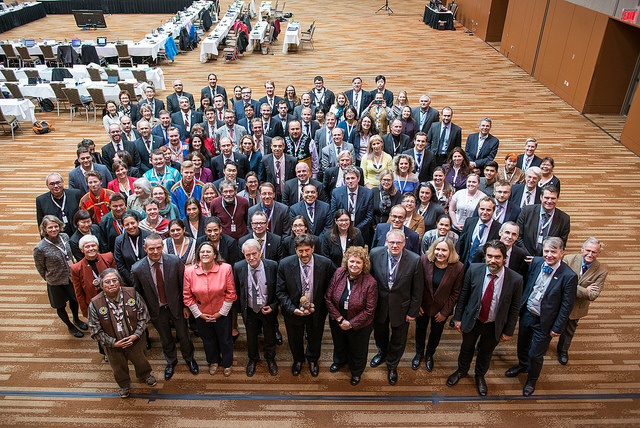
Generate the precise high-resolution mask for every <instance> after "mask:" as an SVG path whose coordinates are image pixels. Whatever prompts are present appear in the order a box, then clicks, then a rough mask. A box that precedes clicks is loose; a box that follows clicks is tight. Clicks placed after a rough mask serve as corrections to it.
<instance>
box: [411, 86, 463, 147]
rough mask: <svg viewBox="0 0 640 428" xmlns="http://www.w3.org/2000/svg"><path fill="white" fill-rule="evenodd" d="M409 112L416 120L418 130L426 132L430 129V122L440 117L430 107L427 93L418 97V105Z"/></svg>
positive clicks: (429, 98) (436, 111)
mask: <svg viewBox="0 0 640 428" xmlns="http://www.w3.org/2000/svg"><path fill="white" fill-rule="evenodd" d="M411 114H412V115H413V120H415V121H416V124H417V128H418V132H424V133H428V132H429V130H430V129H431V124H432V123H434V122H437V121H438V120H439V119H440V113H438V110H436V109H434V108H433V107H431V97H430V96H429V95H423V96H421V97H420V106H419V107H414V108H412V109H411ZM449 141H453V140H449Z"/></svg>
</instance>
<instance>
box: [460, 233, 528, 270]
mask: <svg viewBox="0 0 640 428" xmlns="http://www.w3.org/2000/svg"><path fill="white" fill-rule="evenodd" d="M519 230H520V229H519V228H518V225H517V224H515V223H514V222H512V221H508V222H506V223H503V224H502V226H500V232H499V235H500V242H502V243H503V244H504V245H506V246H507V256H506V257H507V258H506V262H505V266H506V267H508V268H509V269H511V270H512V271H515V272H518V273H519V274H520V275H522V277H523V278H524V279H525V280H526V277H527V271H528V270H529V264H528V263H527V257H528V255H527V252H526V251H525V250H523V249H522V248H520V247H516V246H515V245H513V244H515V243H516V239H518V234H519V233H518V232H519ZM483 262H484V249H482V248H478V249H477V250H476V253H475V254H474V255H473V257H472V258H471V263H483Z"/></svg>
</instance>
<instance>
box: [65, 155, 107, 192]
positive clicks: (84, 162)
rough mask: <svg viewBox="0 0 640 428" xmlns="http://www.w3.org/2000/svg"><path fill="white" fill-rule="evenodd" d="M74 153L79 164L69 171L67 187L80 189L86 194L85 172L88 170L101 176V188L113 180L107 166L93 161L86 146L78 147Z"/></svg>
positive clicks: (87, 188) (104, 187)
mask: <svg viewBox="0 0 640 428" xmlns="http://www.w3.org/2000/svg"><path fill="white" fill-rule="evenodd" d="M76 154H77V156H78V163H79V164H80V165H79V166H78V167H76V168H74V169H72V170H71V172H69V188H70V189H77V190H80V191H81V192H82V194H83V195H85V194H87V193H88V192H89V186H87V180H86V179H85V174H86V173H87V172H89V171H98V172H99V173H100V175H101V176H102V188H103V189H106V188H107V184H108V183H109V182H110V181H111V180H113V177H112V176H111V173H110V172H109V170H108V169H107V167H106V166H104V165H100V164H99V163H95V162H93V157H92V156H91V152H90V151H89V149H88V148H86V147H79V148H78V150H76Z"/></svg>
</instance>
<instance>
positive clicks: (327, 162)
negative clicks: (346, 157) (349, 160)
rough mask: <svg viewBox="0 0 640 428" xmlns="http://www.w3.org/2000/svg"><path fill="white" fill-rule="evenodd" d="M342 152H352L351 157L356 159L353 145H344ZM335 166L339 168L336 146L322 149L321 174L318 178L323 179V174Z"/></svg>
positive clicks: (345, 143)
mask: <svg viewBox="0 0 640 428" xmlns="http://www.w3.org/2000/svg"><path fill="white" fill-rule="evenodd" d="M341 151H349V152H351V156H353V158H354V159H355V158H356V154H355V152H354V151H353V145H351V144H349V143H347V142H343V143H342V150H341ZM334 166H338V155H337V154H336V146H335V144H334V143H331V144H329V145H327V146H325V147H324V148H323V149H322V155H321V159H320V173H319V174H318V178H322V174H323V172H324V171H325V170H327V169H329V168H332V167H334Z"/></svg>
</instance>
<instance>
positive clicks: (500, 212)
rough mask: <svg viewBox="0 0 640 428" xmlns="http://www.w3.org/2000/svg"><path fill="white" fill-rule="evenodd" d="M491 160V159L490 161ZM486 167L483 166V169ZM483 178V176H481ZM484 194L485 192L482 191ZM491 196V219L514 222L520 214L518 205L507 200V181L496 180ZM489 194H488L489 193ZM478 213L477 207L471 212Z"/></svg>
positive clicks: (509, 187)
mask: <svg viewBox="0 0 640 428" xmlns="http://www.w3.org/2000/svg"><path fill="white" fill-rule="evenodd" d="M491 162H493V161H491ZM486 170H487V168H485V171H486ZM483 178H484V177H483ZM484 193H485V194H486V192H484ZM491 193H493V197H494V199H495V201H496V208H495V210H494V212H493V219H494V220H496V221H497V222H499V223H501V224H504V223H506V222H508V221H512V222H515V221H516V220H518V215H519V214H520V207H519V206H517V205H516V204H514V203H513V202H510V201H509V196H511V184H509V182H508V181H504V180H501V181H498V182H496V183H495V186H494V190H493V192H491ZM489 196H490V195H489ZM477 215H478V207H477V206H476V209H475V210H474V212H473V216H474V217H475V216H477Z"/></svg>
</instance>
